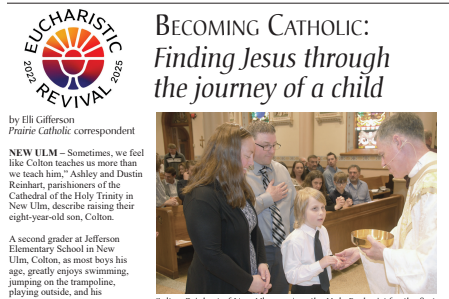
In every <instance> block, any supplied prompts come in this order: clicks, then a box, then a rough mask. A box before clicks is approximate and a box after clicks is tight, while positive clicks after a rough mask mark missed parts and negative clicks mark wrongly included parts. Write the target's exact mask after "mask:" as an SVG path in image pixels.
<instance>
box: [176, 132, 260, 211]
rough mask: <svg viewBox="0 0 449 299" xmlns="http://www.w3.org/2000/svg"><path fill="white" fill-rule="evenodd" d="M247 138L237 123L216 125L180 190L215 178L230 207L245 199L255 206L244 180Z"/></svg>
mask: <svg viewBox="0 0 449 299" xmlns="http://www.w3.org/2000/svg"><path fill="white" fill-rule="evenodd" d="M246 138H252V136H251V134H250V133H249V132H248V131H247V130H246V129H245V128H243V127H240V126H239V125H237V124H231V123H225V124H223V125H221V126H219V127H218V128H217V129H216V130H215V132H214V134H213V135H212V137H211V138H210V140H209V142H208V143H207V145H206V148H205V149H204V153H203V155H202V157H201V159H200V160H199V161H198V163H197V164H196V165H195V167H194V168H193V171H192V173H191V174H190V175H191V178H190V179H189V183H188V184H187V186H186V187H185V188H184V190H183V193H184V194H187V193H190V192H192V190H193V189H195V188H196V187H198V186H202V185H208V184H211V183H213V182H214V181H215V180H217V179H218V182H219V183H220V186H221V188H222V189H223V191H224V194H225V196H226V198H227V201H228V204H229V205H230V206H231V207H232V208H235V207H239V208H243V207H245V205H246V199H247V198H248V199H249V200H250V201H251V203H252V204H253V205H254V203H255V197H254V193H253V190H252V189H251V187H250V186H249V184H248V183H247V182H246V178H245V175H244V173H243V166H242V160H241V149H242V140H244V139H246Z"/></svg>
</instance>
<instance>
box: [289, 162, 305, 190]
mask: <svg viewBox="0 0 449 299" xmlns="http://www.w3.org/2000/svg"><path fill="white" fill-rule="evenodd" d="M290 176H291V178H292V182H293V185H295V186H296V185H299V186H301V184H302V183H303V182H304V179H305V178H306V173H305V171H304V164H302V163H301V161H295V162H294V163H293V167H292V172H291V173H290Z"/></svg>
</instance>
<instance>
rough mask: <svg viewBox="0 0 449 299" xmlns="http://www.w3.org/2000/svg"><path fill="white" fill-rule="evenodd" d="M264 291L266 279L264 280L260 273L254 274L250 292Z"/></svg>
mask: <svg viewBox="0 0 449 299" xmlns="http://www.w3.org/2000/svg"><path fill="white" fill-rule="evenodd" d="M270 288H271V285H270ZM264 291H265V281H263V280H262V277H260V275H253V282H252V283H251V286H250V287H249V290H248V292H250V293H259V294H260V293H263V292H264Z"/></svg>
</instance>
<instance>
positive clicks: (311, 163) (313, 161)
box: [306, 155, 318, 175]
mask: <svg viewBox="0 0 449 299" xmlns="http://www.w3.org/2000/svg"><path fill="white" fill-rule="evenodd" d="M317 167H318V157H317V156H315V155H310V156H308V157H307V170H306V175H308V174H309V172H311V171H313V170H316V169H317Z"/></svg>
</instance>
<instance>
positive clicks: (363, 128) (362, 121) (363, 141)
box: [355, 112, 386, 148]
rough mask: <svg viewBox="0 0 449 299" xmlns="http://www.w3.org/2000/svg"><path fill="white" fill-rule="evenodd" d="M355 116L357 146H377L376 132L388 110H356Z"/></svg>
mask: <svg viewBox="0 0 449 299" xmlns="http://www.w3.org/2000/svg"><path fill="white" fill-rule="evenodd" d="M355 117H356V119H355V136H356V140H357V146H356V148H377V144H376V133H377V130H379V126H380V124H381V123H382V122H383V121H384V120H385V117H386V112H356V113H355Z"/></svg>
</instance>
